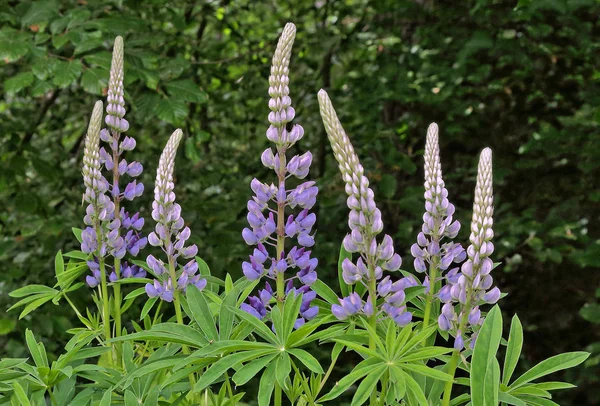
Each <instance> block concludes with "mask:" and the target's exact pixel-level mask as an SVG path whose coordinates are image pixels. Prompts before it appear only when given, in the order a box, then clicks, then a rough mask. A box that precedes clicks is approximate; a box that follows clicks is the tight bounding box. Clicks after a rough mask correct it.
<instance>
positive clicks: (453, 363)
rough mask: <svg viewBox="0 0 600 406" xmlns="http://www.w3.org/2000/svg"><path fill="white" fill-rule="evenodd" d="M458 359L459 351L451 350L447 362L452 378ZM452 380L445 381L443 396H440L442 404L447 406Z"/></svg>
mask: <svg viewBox="0 0 600 406" xmlns="http://www.w3.org/2000/svg"><path fill="white" fill-rule="evenodd" d="M459 360H460V351H459V350H454V351H453V352H452V358H450V363H449V364H448V373H449V374H450V375H452V378H453V379H454V374H455V373H456V367H457V366H458V361H459ZM453 384H454V381H453V380H452V381H448V382H446V385H445V386H444V397H443V398H442V406H449V405H450V399H451V398H452V385H453Z"/></svg>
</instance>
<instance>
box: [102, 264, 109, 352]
mask: <svg viewBox="0 0 600 406" xmlns="http://www.w3.org/2000/svg"><path fill="white" fill-rule="evenodd" d="M100 291H101V295H102V319H103V324H104V341H105V344H106V345H107V346H108V347H111V344H110V343H108V340H110V331H111V329H110V308H109V301H108V288H107V283H106V267H105V266H104V258H102V259H100Z"/></svg>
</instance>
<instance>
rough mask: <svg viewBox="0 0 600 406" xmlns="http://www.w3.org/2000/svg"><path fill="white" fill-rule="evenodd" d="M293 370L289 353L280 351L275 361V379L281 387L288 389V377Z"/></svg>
mask: <svg viewBox="0 0 600 406" xmlns="http://www.w3.org/2000/svg"><path fill="white" fill-rule="evenodd" d="M291 371H292V362H291V360H290V356H289V355H288V354H287V353H285V352H284V353H280V354H279V356H278V357H277V359H276V361H275V379H276V380H277V383H278V384H279V387H281V388H283V389H287V388H288V385H287V382H286V379H287V378H288V376H289V375H290V372H291Z"/></svg>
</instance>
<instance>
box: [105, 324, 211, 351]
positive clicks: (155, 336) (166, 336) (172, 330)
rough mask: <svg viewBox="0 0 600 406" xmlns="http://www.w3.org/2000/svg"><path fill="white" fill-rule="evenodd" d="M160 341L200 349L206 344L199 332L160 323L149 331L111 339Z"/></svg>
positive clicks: (185, 327)
mask: <svg viewBox="0 0 600 406" xmlns="http://www.w3.org/2000/svg"><path fill="white" fill-rule="evenodd" d="M130 340H133V341H137V340H148V341H160V342H168V343H175V344H182V345H187V346H189V347H195V348H201V347H203V346H205V345H206V344H207V343H208V342H207V340H206V338H204V337H203V336H202V335H201V334H200V332H199V331H197V330H194V329H193V328H192V327H190V326H186V325H181V324H178V323H161V324H156V325H154V326H152V328H151V329H150V330H144V331H140V332H138V333H132V334H128V335H125V336H121V337H115V338H112V339H111V340H110V341H111V342H118V341H130Z"/></svg>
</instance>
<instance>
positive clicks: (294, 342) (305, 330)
mask: <svg viewBox="0 0 600 406" xmlns="http://www.w3.org/2000/svg"><path fill="white" fill-rule="evenodd" d="M326 321H327V319H326V318H325V317H322V318H318V319H312V320H310V321H309V322H308V323H304V324H303V325H302V326H300V328H299V329H297V330H295V331H293V332H292V333H291V334H290V336H289V337H288V339H287V341H286V342H285V347H286V348H293V347H299V345H298V343H299V342H302V344H303V345H305V344H308V343H310V342H313V341H315V340H318V339H319V336H317V335H316V334H313V335H312V336H311V335H310V334H312V333H313V332H314V331H315V330H316V329H317V328H319V326H321V325H322V324H323V323H325V322H326ZM307 337H308V338H307ZM311 338H314V339H311Z"/></svg>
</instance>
